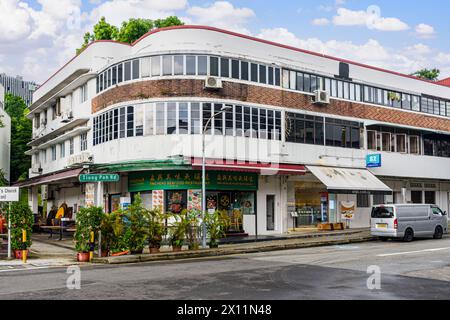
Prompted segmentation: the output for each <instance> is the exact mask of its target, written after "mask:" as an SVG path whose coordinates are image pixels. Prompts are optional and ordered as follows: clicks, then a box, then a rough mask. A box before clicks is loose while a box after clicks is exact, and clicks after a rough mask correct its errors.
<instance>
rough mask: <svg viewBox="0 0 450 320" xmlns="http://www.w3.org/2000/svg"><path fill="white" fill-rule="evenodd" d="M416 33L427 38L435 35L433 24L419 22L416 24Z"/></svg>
mask: <svg viewBox="0 0 450 320" xmlns="http://www.w3.org/2000/svg"><path fill="white" fill-rule="evenodd" d="M416 33H417V35H418V36H419V37H420V38H424V39H428V38H432V37H433V36H434V35H435V31H434V28H433V26H430V25H428V24H425V23H421V24H419V25H417V26H416Z"/></svg>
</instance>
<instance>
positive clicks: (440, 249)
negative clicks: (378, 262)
mask: <svg viewBox="0 0 450 320" xmlns="http://www.w3.org/2000/svg"><path fill="white" fill-rule="evenodd" d="M443 250H450V247H447V248H434V249H424V250H418V251H406V252H396V253H386V254H379V255H377V257H390V256H400V255H405V254H416V253H423V252H436V251H443Z"/></svg>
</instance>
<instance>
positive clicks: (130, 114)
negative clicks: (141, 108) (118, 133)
mask: <svg viewBox="0 0 450 320" xmlns="http://www.w3.org/2000/svg"><path fill="white" fill-rule="evenodd" d="M132 136H134V107H127V137H132Z"/></svg>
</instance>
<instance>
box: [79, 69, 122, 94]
mask: <svg viewBox="0 0 450 320" xmlns="http://www.w3.org/2000/svg"><path fill="white" fill-rule="evenodd" d="M111 80H112V82H111V83H112V85H115V84H116V83H117V66H114V67H112V79H111ZM85 101H86V100H85Z"/></svg>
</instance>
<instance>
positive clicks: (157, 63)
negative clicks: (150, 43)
mask: <svg viewBox="0 0 450 320" xmlns="http://www.w3.org/2000/svg"><path fill="white" fill-rule="evenodd" d="M160 75H161V57H152V77H159V76H160Z"/></svg>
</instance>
